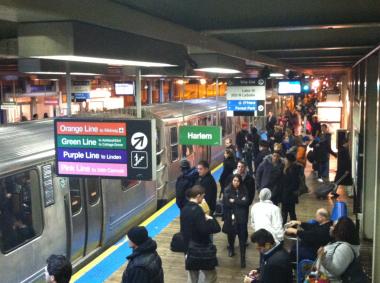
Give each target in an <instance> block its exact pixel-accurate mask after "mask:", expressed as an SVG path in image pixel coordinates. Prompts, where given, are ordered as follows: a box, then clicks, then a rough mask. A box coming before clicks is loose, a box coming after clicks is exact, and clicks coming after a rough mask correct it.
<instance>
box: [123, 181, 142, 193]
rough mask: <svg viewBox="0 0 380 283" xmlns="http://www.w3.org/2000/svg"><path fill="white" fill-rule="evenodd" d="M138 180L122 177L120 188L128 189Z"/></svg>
mask: <svg viewBox="0 0 380 283" xmlns="http://www.w3.org/2000/svg"><path fill="white" fill-rule="evenodd" d="M138 182H139V181H137V180H129V179H127V178H123V179H121V190H122V191H124V192H125V191H128V190H129V189H130V188H132V187H133V186H135V185H137V183H138Z"/></svg>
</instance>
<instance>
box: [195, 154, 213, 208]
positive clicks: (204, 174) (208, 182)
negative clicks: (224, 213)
mask: <svg viewBox="0 0 380 283" xmlns="http://www.w3.org/2000/svg"><path fill="white" fill-rule="evenodd" d="M197 170H198V174H199V178H198V180H197V181H196V183H195V184H196V185H200V186H202V187H203V188H204V189H205V200H206V202H207V204H208V207H209V208H210V215H213V214H214V211H215V207H216V198H217V196H218V189H217V186H216V182H215V180H214V177H213V176H212V175H211V172H210V165H209V164H208V162H207V161H205V160H201V161H199V162H198V166H197Z"/></svg>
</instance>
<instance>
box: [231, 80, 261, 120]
mask: <svg viewBox="0 0 380 283" xmlns="http://www.w3.org/2000/svg"><path fill="white" fill-rule="evenodd" d="M226 97H227V116H265V80H264V79H230V80H228V81H227V94H226Z"/></svg>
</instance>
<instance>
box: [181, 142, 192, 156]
mask: <svg viewBox="0 0 380 283" xmlns="http://www.w3.org/2000/svg"><path fill="white" fill-rule="evenodd" d="M193 152H194V149H193V146H192V145H182V157H186V156H189V155H191V154H192V153H193Z"/></svg>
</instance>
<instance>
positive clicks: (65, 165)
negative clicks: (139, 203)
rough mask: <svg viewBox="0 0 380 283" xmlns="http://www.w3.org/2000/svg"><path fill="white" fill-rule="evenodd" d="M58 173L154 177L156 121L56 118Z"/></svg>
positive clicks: (111, 176)
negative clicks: (153, 139) (154, 130)
mask: <svg viewBox="0 0 380 283" xmlns="http://www.w3.org/2000/svg"><path fill="white" fill-rule="evenodd" d="M54 129H55V145H56V147H55V148H56V162H57V168H58V175H59V176H87V177H88V176H96V177H106V178H113V177H114V178H129V179H139V180H153V179H155V172H156V168H155V166H156V154H155V144H156V143H155V142H152V137H153V136H154V132H153V129H155V120H140V119H136V120H134V119H129V120H115V119H101V120H100V119H72V118H64V119H56V120H55V128H54Z"/></svg>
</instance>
